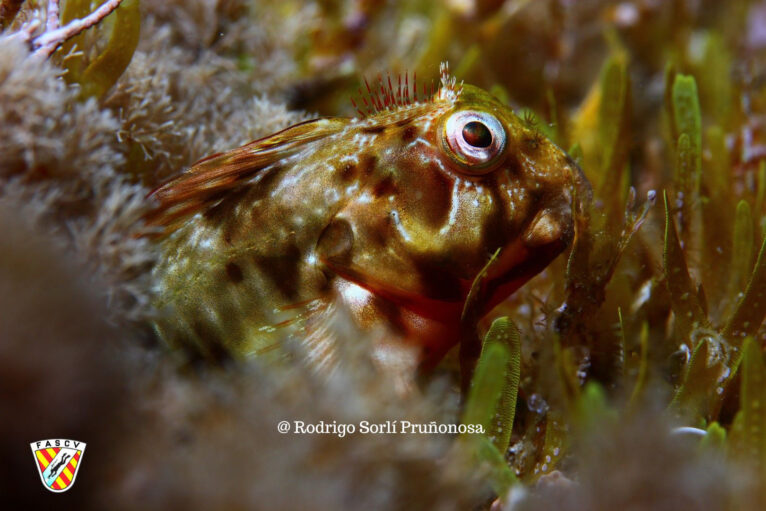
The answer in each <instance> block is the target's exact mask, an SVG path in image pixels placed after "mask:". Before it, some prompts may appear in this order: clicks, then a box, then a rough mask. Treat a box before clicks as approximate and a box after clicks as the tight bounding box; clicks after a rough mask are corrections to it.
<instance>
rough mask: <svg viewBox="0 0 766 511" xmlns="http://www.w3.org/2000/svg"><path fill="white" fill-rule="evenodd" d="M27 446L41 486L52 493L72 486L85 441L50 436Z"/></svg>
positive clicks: (83, 451)
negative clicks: (29, 448)
mask: <svg viewBox="0 0 766 511" xmlns="http://www.w3.org/2000/svg"><path fill="white" fill-rule="evenodd" d="M29 446H30V447H31V448H32V455H33V456H34V458H35V465H36V466H37V472H38V473H39V474H40V479H41V480H42V482H43V486H45V487H46V488H47V489H48V490H50V491H52V492H54V493H62V492H65V491H67V490H68V489H69V488H71V487H72V485H73V484H74V480H75V478H76V477H77V472H79V471H80V466H81V465H82V456H83V453H85V442H80V441H78V440H69V439H65V438H51V439H49V440H40V441H37V442H32V443H31V444H29Z"/></svg>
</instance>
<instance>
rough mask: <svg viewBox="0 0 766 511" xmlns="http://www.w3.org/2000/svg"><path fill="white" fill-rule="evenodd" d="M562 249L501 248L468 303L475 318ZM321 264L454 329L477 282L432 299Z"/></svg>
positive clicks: (559, 245) (557, 244) (463, 282)
mask: <svg viewBox="0 0 766 511" xmlns="http://www.w3.org/2000/svg"><path fill="white" fill-rule="evenodd" d="M565 247H566V243H564V241H563V240H560V239H557V240H554V241H552V242H550V243H547V244H545V245H542V246H536V247H533V248H530V247H529V246H528V245H527V244H526V243H525V241H524V240H523V239H521V238H518V239H516V240H514V241H513V242H512V243H511V244H509V245H506V246H505V247H503V249H502V250H501V251H500V253H499V254H498V257H497V259H495V260H494V261H493V262H492V263H491V264H489V265H488V267H487V268H486V274H485V275H484V277H483V278H482V282H481V283H480V284H481V285H480V288H481V292H480V296H479V297H478V298H475V299H474V300H472V301H473V303H472V304H470V306H471V307H478V308H479V316H483V315H485V314H487V313H488V312H490V311H491V310H492V309H493V308H494V307H495V306H497V305H498V304H499V303H501V302H502V301H504V300H505V299H506V298H508V296H510V295H511V294H512V293H513V292H515V291H516V290H517V289H519V288H520V287H521V286H522V285H524V284H525V283H526V282H527V281H528V280H529V279H530V278H532V277H534V276H535V275H536V274H538V273H539V272H540V271H541V270H542V269H544V268H545V267H546V266H548V264H550V262H551V261H552V260H553V259H554V258H555V257H556V256H558V255H559V254H560V253H561V251H562V250H563V249H564V248H565ZM323 263H324V264H325V265H326V266H327V267H328V269H330V270H331V271H332V272H333V273H335V274H336V275H337V276H338V277H340V278H342V279H345V280H347V281H349V282H352V283H354V284H356V285H358V286H360V287H362V288H364V289H366V290H367V291H369V292H370V293H372V294H374V295H375V296H378V297H380V298H383V299H385V300H387V301H389V302H392V303H393V304H395V305H397V306H399V307H403V308H405V309H407V310H409V311H411V312H413V313H415V314H417V315H419V316H422V317H424V318H427V319H432V320H435V321H439V322H441V323H444V324H454V325H457V324H459V323H460V320H461V317H462V315H463V312H464V311H463V309H464V308H465V306H466V301H467V299H468V295H469V292H470V291H471V288H472V286H474V284H475V282H476V279H477V278H481V277H480V276H479V275H477V276H474V278H472V279H458V281H457V282H458V287H459V289H458V290H456V292H455V294H454V297H451V298H434V297H430V296H428V295H426V294H424V293H422V292H418V291H414V290H408V289H404V288H401V287H398V286H396V285H394V284H393V283H391V282H383V281H379V280H378V279H375V278H374V277H373V276H370V275H365V274H363V273H361V272H359V271H357V270H355V269H353V268H350V267H339V266H337V265H333V263H332V261H331V260H330V261H323Z"/></svg>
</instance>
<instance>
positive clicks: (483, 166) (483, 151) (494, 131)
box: [444, 110, 506, 174]
mask: <svg viewBox="0 0 766 511" xmlns="http://www.w3.org/2000/svg"><path fill="white" fill-rule="evenodd" d="M444 139H445V141H446V144H445V145H446V146H447V149H448V150H449V152H450V153H451V155H452V156H454V157H455V158H456V159H457V161H458V163H460V164H461V165H462V166H464V167H466V168H467V169H468V170H470V171H472V172H473V173H479V174H483V173H486V172H489V170H491V169H490V168H488V167H491V165H492V163H494V162H496V161H497V157H498V156H499V155H500V154H502V152H503V149H504V148H505V139H506V135H505V129H504V128H503V125H502V124H501V123H500V121H498V120H497V118H495V116H493V115H491V114H489V113H486V112H478V111H473V110H461V111H459V112H455V113H453V114H452V115H450V117H449V118H448V119H447V122H446V123H445V124H444Z"/></svg>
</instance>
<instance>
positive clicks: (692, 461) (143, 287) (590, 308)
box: [0, 0, 766, 510]
mask: <svg viewBox="0 0 766 511" xmlns="http://www.w3.org/2000/svg"><path fill="white" fill-rule="evenodd" d="M12 3H13V2H1V3H0V5H2V8H3V9H2V11H0V12H2V13H3V14H2V16H3V17H2V18H1V19H0V25H1V26H2V27H4V28H3V32H2V33H0V149H1V150H2V158H0V196H1V198H0V202H2V209H1V210H0V211H2V216H0V219H1V221H2V223H3V224H4V227H3V228H2V229H0V233H2V234H0V239H2V240H3V245H2V246H3V249H2V251H3V256H2V261H3V263H2V266H0V271H1V272H2V273H3V275H6V278H3V279H0V282H2V283H3V287H2V297H0V304H5V305H3V310H5V311H7V313H8V314H11V316H7V317H9V318H10V319H8V320H5V321H4V323H5V324H6V325H13V321H16V322H17V323H19V324H17V325H15V327H14V328H10V327H9V326H4V327H3V330H2V331H1V333H0V353H2V356H1V357H0V360H2V361H3V362H2V363H3V364H4V370H3V371H0V375H2V379H3V385H2V387H3V388H7V389H14V390H15V391H16V392H15V393H3V397H1V398H0V415H2V416H3V417H12V418H13V419H12V420H11V421H8V420H4V421H3V422H2V424H3V425H2V426H0V433H3V434H2V436H0V438H2V439H3V441H2V449H3V452H5V453H6V454H7V455H8V457H7V458H6V459H9V460H18V462H19V464H20V465H21V464H23V463H24V462H25V460H22V459H20V458H18V457H17V456H16V454H15V452H16V451H14V449H15V448H16V447H18V445H23V444H24V442H27V441H29V439H28V438H26V436H28V435H31V434H32V433H34V434H35V435H37V436H40V437H41V438H42V437H43V436H45V435H48V434H49V433H48V432H47V431H43V430H42V429H40V427H41V426H40V424H41V422H42V423H45V420H42V421H41V420H40V419H41V418H42V419H45V418H46V417H51V415H50V412H49V406H50V405H49V403H50V400H51V399H58V398H54V397H51V396H57V395H59V394H56V392H55V390H56V389H57V388H59V387H63V386H66V384H67V382H69V381H70V380H72V379H73V378H76V377H77V378H80V379H82V380H84V381H86V382H88V385H84V386H74V387H72V388H71V392H72V394H71V395H69V397H67V396H63V397H60V398H61V399H69V400H73V401H81V402H88V403H90V404H91V406H89V407H86V408H83V409H79V410H74V409H73V410H72V411H69V412H66V413H63V412H62V414H60V415H56V417H57V419H56V421H54V422H53V424H55V425H56V426H57V427H58V428H59V429H61V430H64V431H67V432H71V436H73V437H78V435H79V436H83V437H88V438H92V439H93V440H92V442H94V443H93V446H100V447H98V448H92V446H91V445H90V444H89V447H88V449H89V453H88V454H89V456H88V458H87V460H86V463H85V465H84V469H88V468H93V470H92V471H91V472H90V475H87V474H88V472H85V471H83V473H82V475H81V479H78V486H82V488H80V489H81V490H83V491H82V493H80V494H79V495H78V496H77V497H76V498H77V499H79V500H80V501H81V503H82V505H83V506H85V507H86V508H87V507H92V508H99V507H103V505H104V503H105V502H110V503H111V504H110V507H113V506H114V504H113V503H114V502H120V503H121V504H118V505H117V507H123V508H125V509H127V508H130V507H131V505H130V504H129V502H131V500H130V498H132V497H133V496H135V495H144V496H147V497H146V498H147V500H146V501H144V503H143V504H142V507H146V508H167V507H174V506H179V505H185V506H187V507H190V508H200V509H203V508H209V507H219V508H220V507H248V506H258V505H259V504H261V503H263V502H270V503H272V504H273V507H287V508H305V507H308V506H311V507H314V508H320V509H339V508H355V509H356V508H360V507H365V508H380V509H391V508H404V507H407V508H415V509H417V508H423V509H433V508H439V509H465V508H467V507H477V508H482V507H483V508H488V507H489V506H490V504H491V503H492V502H493V500H494V499H495V498H496V497H499V498H500V500H499V501H498V504H497V505H500V506H504V508H506V509H514V510H518V509H615V508H620V507H624V506H627V505H632V506H635V507H637V508H646V509H680V508H684V509H759V506H760V504H761V503H762V502H764V501H766V488H764V486H763V481H764V480H766V477H764V472H763V471H764V467H765V466H766V461H765V460H766V426H764V421H765V420H766V415H765V414H764V408H763V407H762V406H760V405H759V403H763V401H764V400H766V396H762V395H761V394H763V388H764V386H763V379H764V378H766V372H764V371H765V370H764V363H763V362H764V361H763V347H764V330H763V325H762V324H763V319H764V314H766V296H764V293H766V256H765V255H764V240H765V239H766V236H764V226H766V223H765V222H764V208H766V204H764V203H765V202H766V199H765V197H766V157H765V155H766V152H764V146H763V135H764V130H763V123H764V114H765V110H766V96H764V91H763V87H762V86H761V84H762V81H763V76H762V75H763V69H764V65H763V64H764V62H765V60H764V59H766V42H764V41H765V39H764V36H763V33H764V31H766V26H764V24H765V23H766V22H764V21H763V20H764V18H766V11H765V10H764V8H763V6H762V5H760V4H759V3H756V2H748V1H744V0H738V1H734V2H714V1H702V2H697V3H684V2H656V3H651V2H639V1H635V2H621V3H619V4H614V3H612V2H599V1H596V2H570V3H564V2H557V1H542V2H524V1H511V0H509V1H506V2H485V1H476V2H450V3H448V4H447V6H446V7H444V6H436V5H435V4H433V3H431V2H421V1H416V0H408V1H406V2H398V3H395V4H394V3H391V4H386V3H380V4H378V3H374V2H373V3H364V2H362V3H353V2H352V3H348V4H342V5H340V4H335V3H326V2H317V3H313V2H298V1H282V2H272V1H267V2H249V1H246V0H226V1H216V0H194V1H191V2H189V1H187V2H180V1H170V2H154V1H149V0H143V1H140V2H139V1H138V0H125V2H124V5H123V6H121V7H119V8H118V10H117V11H116V12H115V13H113V15H110V18H107V19H105V20H104V22H103V23H102V24H99V25H97V26H96V27H94V28H93V29H90V30H89V31H88V32H86V33H84V34H82V35H81V36H78V38H77V39H76V40H72V41H70V42H68V43H67V44H65V45H64V46H62V47H61V48H60V49H59V50H58V51H57V52H56V53H54V54H53V55H52V56H51V57H50V58H49V59H47V60H41V59H34V58H31V53H30V48H29V46H28V45H27V44H25V43H24V42H23V41H21V40H19V38H18V37H12V35H13V34H14V33H15V32H16V31H18V30H19V29H20V28H21V27H22V26H23V25H24V23H27V22H29V21H32V20H34V19H39V20H41V21H42V24H43V25H44V22H45V5H46V4H47V2H42V1H27V2H23V3H22V5H21V6H20V10H19V11H18V13H16V14H15V15H11V14H10V10H8V8H9V7H10V5H11V4H12ZM93 6H94V3H93V2H82V1H77V0H71V1H64V2H62V16H63V18H62V19H63V20H64V21H66V20H70V19H73V18H76V17H80V16H83V15H85V14H87V12H89V9H92V8H93ZM118 35H120V36H124V37H117V36H118ZM446 59H448V60H450V61H451V63H452V69H453V71H454V73H455V75H456V76H457V78H458V79H459V80H465V81H466V82H467V83H472V84H474V85H477V86H481V87H483V88H485V89H487V90H491V91H492V92H493V94H495V96H497V97H498V98H500V99H501V100H503V101H505V102H507V103H508V104H510V105H512V106H513V107H514V108H515V109H516V111H517V113H519V114H520V115H521V116H523V118H524V119H525V121H526V122H527V123H529V125H535V126H537V129H538V130H540V132H541V133H542V134H544V135H545V136H548V137H551V138H552V139H553V140H554V141H555V142H556V143H557V144H558V145H559V146H561V147H562V148H565V149H567V150H568V151H569V153H570V155H571V156H572V157H573V158H574V159H575V160H577V162H578V163H579V164H580V165H581V166H582V168H583V171H584V172H585V174H586V175H587V177H588V179H589V180H590V182H591V184H592V188H593V197H592V200H590V201H589V200H587V199H588V198H586V197H581V198H580V199H582V200H580V201H578V206H577V207H578V209H577V212H576V213H577V215H576V217H577V222H576V227H577V236H576V240H575V242H574V243H573V245H572V247H571V248H570V249H569V250H568V251H567V253H566V254H564V255H563V256H562V257H560V258H559V259H558V260H557V261H555V262H554V264H553V265H551V266H550V267H549V268H548V269H546V270H545V271H544V272H543V273H542V274H541V275H539V276H538V277H536V278H535V279H533V280H532V281H531V282H530V283H529V284H528V285H526V286H525V287H523V288H522V289H520V290H519V291H518V292H517V293H516V294H515V295H514V296H513V297H511V299H510V300H508V301H507V302H505V303H503V304H501V305H500V306H499V307H498V309H497V310H496V311H494V313H493V314H492V316H491V317H489V318H486V319H485V321H484V322H483V323H482V324H481V325H480V326H481V331H480V332H479V334H480V335H481V336H482V337H485V336H486V340H485V343H484V348H483V350H482V354H481V357H480V359H479V362H478V365H477V370H476V373H475V375H474V382H473V388H472V389H470V390H469V392H468V393H467V395H466V396H465V402H464V403H462V404H461V403H460V397H459V396H458V394H457V390H455V389H456V388H457V376H456V374H457V371H456V370H455V365H456V363H455V360H454V359H455V357H448V360H446V361H445V362H444V363H443V364H442V366H441V367H440V368H439V370H438V371H437V373H436V375H434V376H432V377H431V378H430V379H429V380H428V381H425V382H424V383H423V388H422V389H420V390H419V391H418V393H416V394H414V395H412V396H409V397H407V398H404V399H403V398H401V396H398V395H395V394H394V393H393V392H392V390H391V389H390V388H389V386H388V385H386V383H385V381H380V379H377V378H375V369H374V367H373V366H371V365H370V363H369V360H367V358H366V352H365V351H364V349H363V347H361V346H362V345H360V343H354V342H353V341H354V340H355V337H356V335H357V334H356V333H355V332H354V331H353V329H352V328H351V327H350V326H349V327H348V328H349V330H348V338H349V339H348V341H349V348H348V349H347V350H343V351H342V355H341V363H340V364H339V365H338V367H339V370H338V372H337V374H335V375H334V376H333V377H331V378H328V379H322V378H318V377H315V376H312V375H311V372H310V371H307V370H306V368H305V367H303V366H302V365H301V363H300V362H296V364H295V367H292V366H288V367H283V366H279V367H270V366H265V365H263V364H260V363H259V362H257V361H253V362H252V364H246V365H244V366H241V367H234V368H228V369H224V370H221V369H213V368H204V367H203V368H200V367H196V368H190V367H189V366H187V365H184V364H182V363H180V362H179V361H178V359H179V358H180V357H179V356H178V354H176V353H172V352H168V351H166V350H165V349H164V348H163V347H162V345H160V344H158V343H157V342H156V339H154V338H153V336H152V333H151V330H150V328H148V325H149V323H150V320H151V317H152V315H153V314H155V313H156V311H153V310H152V307H151V303H150V301H149V299H148V296H149V295H150V293H151V286H152V283H151V279H150V277H149V275H150V270H151V267H152V265H153V262H154V261H155V260H156V258H157V257H158V254H157V252H156V248H155V247H154V246H153V245H152V244H151V242H149V241H147V240H146V239H145V238H141V237H138V236H136V234H137V232H138V231H139V229H140V222H139V219H140V217H141V216H142V214H143V213H144V212H145V211H146V210H147V209H148V208H150V207H151V202H150V201H149V200H147V199H146V196H147V194H148V192H149V191H150V190H151V189H153V188H154V187H156V186H157V185H158V184H159V183H161V182H162V181H164V180H165V179H166V178H168V177H169V176H171V175H174V174H175V173H177V172H180V171H182V170H183V169H184V168H185V167H186V166H188V165H189V164H191V163H193V162H194V161H195V160H197V159H198V158H200V157H203V156H205V155H207V154H211V153H213V152H219V151H222V150H227V149H231V148H233V147H236V146H238V145H241V144H243V143H245V142H248V141H250V140H253V139H256V138H259V137H261V136H264V135H267V134H269V133H272V132H275V131H278V130H280V129H282V128H284V127H287V126H289V125H290V124H293V123H296V122H299V121H302V120H305V119H307V118H309V117H313V116H316V115H345V114H348V115H351V114H353V107H352V106H351V104H350V102H349V101H348V97H349V96H350V95H352V94H354V93H355V92H356V91H357V89H358V88H359V86H360V84H361V83H362V82H361V81H360V78H361V77H364V76H369V77H375V76H377V74H378V73H386V72H391V74H392V75H394V76H396V75H397V74H400V73H404V72H406V71H412V70H417V72H418V76H419V77H422V80H423V81H424V82H428V80H430V79H431V77H434V76H436V75H437V74H438V65H439V62H440V61H442V60H446ZM22 263H23V265H22ZM59 265H60V266H59ZM20 269H24V271H23V272H21V271H20ZM12 277H13V278H12ZM14 279H17V280H14ZM19 279H20V280H19ZM23 289H27V290H40V291H39V292H27V293H23V292H21V290H23ZM47 289H55V290H57V292H56V293H50V292H45V290H47ZM69 302H72V303H79V304H81V305H82V307H74V306H73V305H72V303H69ZM66 305H69V306H72V307H73V308H72V309H69V308H67V307H65V306H66ZM52 311H59V312H61V311H65V312H66V314H65V317H66V318H68V319H66V320H65V319H62V318H60V317H59V316H57V315H56V314H54V312H52ZM497 318H501V319H497ZM67 321H69V324H70V326H71V328H72V329H71V330H67V329H66V328H65V327H64V326H57V325H64V324H67ZM45 325H49V326H45ZM72 325H74V326H72ZM77 325H79V327H77V328H75V327H76V326H77ZM22 327H23V328H22ZM35 328H38V330H35ZM78 328H79V330H78ZM28 329H31V330H28ZM93 338H96V339H97V340H93ZM40 353H45V354H51V353H53V354H56V353H62V354H66V356H67V357H69V358H65V359H64V360H68V361H69V362H68V363H70V364H71V365H73V366H82V367H83V368H88V369H87V370H84V372H83V371H80V372H78V373H77V375H76V377H75V376H73V375H72V374H70V373H69V372H67V371H65V370H64V369H63V368H61V367H60V366H57V365H56V364H55V360H54V361H52V362H50V364H53V366H54V367H59V368H60V369H61V371H56V370H52V371H50V372H48V373H46V374H47V375H48V376H47V378H42V379H41V378H40V377H39V374H38V369H37V368H36V367H34V364H32V363H30V360H38V359H36V358H35V357H38V356H39V354H40ZM298 359H300V357H298ZM39 360H41V361H43V362H45V361H46V359H45V358H41V359H39ZM56 360H62V359H61V358H56ZM101 367H104V368H107V370H104V371H101V370H99V368H101ZM29 382H38V383H37V384H36V385H38V386H37V387H34V389H35V390H34V391H33V390H31V387H30V383H29ZM306 388H312V389H314V390H313V393H314V397H311V398H309V397H307V394H306V391H305V389H306ZM19 395H22V396H26V399H25V400H24V402H23V405H24V408H23V409H19V408H18V406H19V401H18V400H17V398H18V396H19ZM316 396H318V397H316ZM114 402H118V403H120V409H121V410H122V411H121V412H120V413H124V414H126V415H125V416H123V415H120V413H117V412H114V410H113V409H112V407H110V406H108V405H103V403H114ZM19 410H22V411H19ZM107 411H108V413H107ZM112 413H117V415H114V416H112V415H111V414H112ZM104 417H106V419H105V418H104ZM125 417H130V420H129V421H128V420H126V419H125ZM33 419H35V420H33ZM293 419H296V420H297V419H299V420H305V421H306V422H310V421H319V420H325V421H327V420H330V421H332V420H336V421H337V422H339V423H340V422H358V421H360V420H369V421H371V422H373V421H379V422H385V421H386V420H396V419H401V420H410V421H412V422H423V423H430V422H431V421H441V422H455V423H457V422H460V421H461V420H462V421H465V422H466V423H474V422H480V423H482V424H484V425H486V431H487V434H486V435H485V436H470V437H466V436H458V437H449V436H433V437H431V436H427V437H425V436H423V437H409V436H404V435H394V436H385V435H384V436H372V435H370V436H359V435H356V436H353V435H352V436H349V437H344V438H338V437H332V436H331V437H324V436H323V437H316V436H315V437H310V436H305V437H294V436H283V435H278V434H275V429H274V424H275V423H276V422H277V421H279V420H293ZM51 420H52V419H51ZM128 422H129V423H130V426H126V425H125V424H126V423H128ZM96 423H98V424H104V426H103V427H100V428H98V430H94V429H93V424H96ZM681 426H686V427H693V428H696V429H695V430H694V431H695V432H696V433H688V430H686V431H687V433H684V432H683V431H685V430H678V429H675V428H677V427H681ZM38 432H39V434H38ZM702 432H704V433H705V434H704V437H702V436H694V435H695V434H697V435H698V434H700V433H702ZM53 434H57V433H53ZM62 434H64V433H63V432H62ZM66 434H70V433H66ZM700 438H702V440H700ZM89 441H90V440H89ZM115 446H116V447H115ZM110 449H111V451H110ZM99 452H102V453H105V452H116V453H118V456H116V457H117V458H119V459H120V460H121V462H120V464H119V465H115V464H114V463H112V462H110V461H109V458H107V457H105V455H104V454H99ZM201 459H204V460H209V464H208V465H207V467H206V468H205V469H203V468H199V469H197V468H195V467H198V466H199V465H198V461H199V460H201ZM26 461H28V460H26ZM88 464H90V467H89V466H88ZM96 467H99V470H96ZM20 471H21V469H19V473H20ZM14 473H15V472H14ZM19 477H20V476H19ZM0 480H2V481H3V482H0V493H2V494H3V495H16V494H19V492H20V491H21V492H25V493H26V495H27V496H28V495H32V497H31V498H35V497H34V495H36V493H34V492H35V490H37V489H39V488H37V487H33V486H31V485H30V486H27V482H26V480H22V479H19V478H5V479H0ZM30 484H31V483H30ZM34 484H35V485H36V484H38V483H37V482H36V481H35V482H34ZM86 489H87V490H86ZM73 493H74V492H73ZM261 505H262V504H261Z"/></svg>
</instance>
